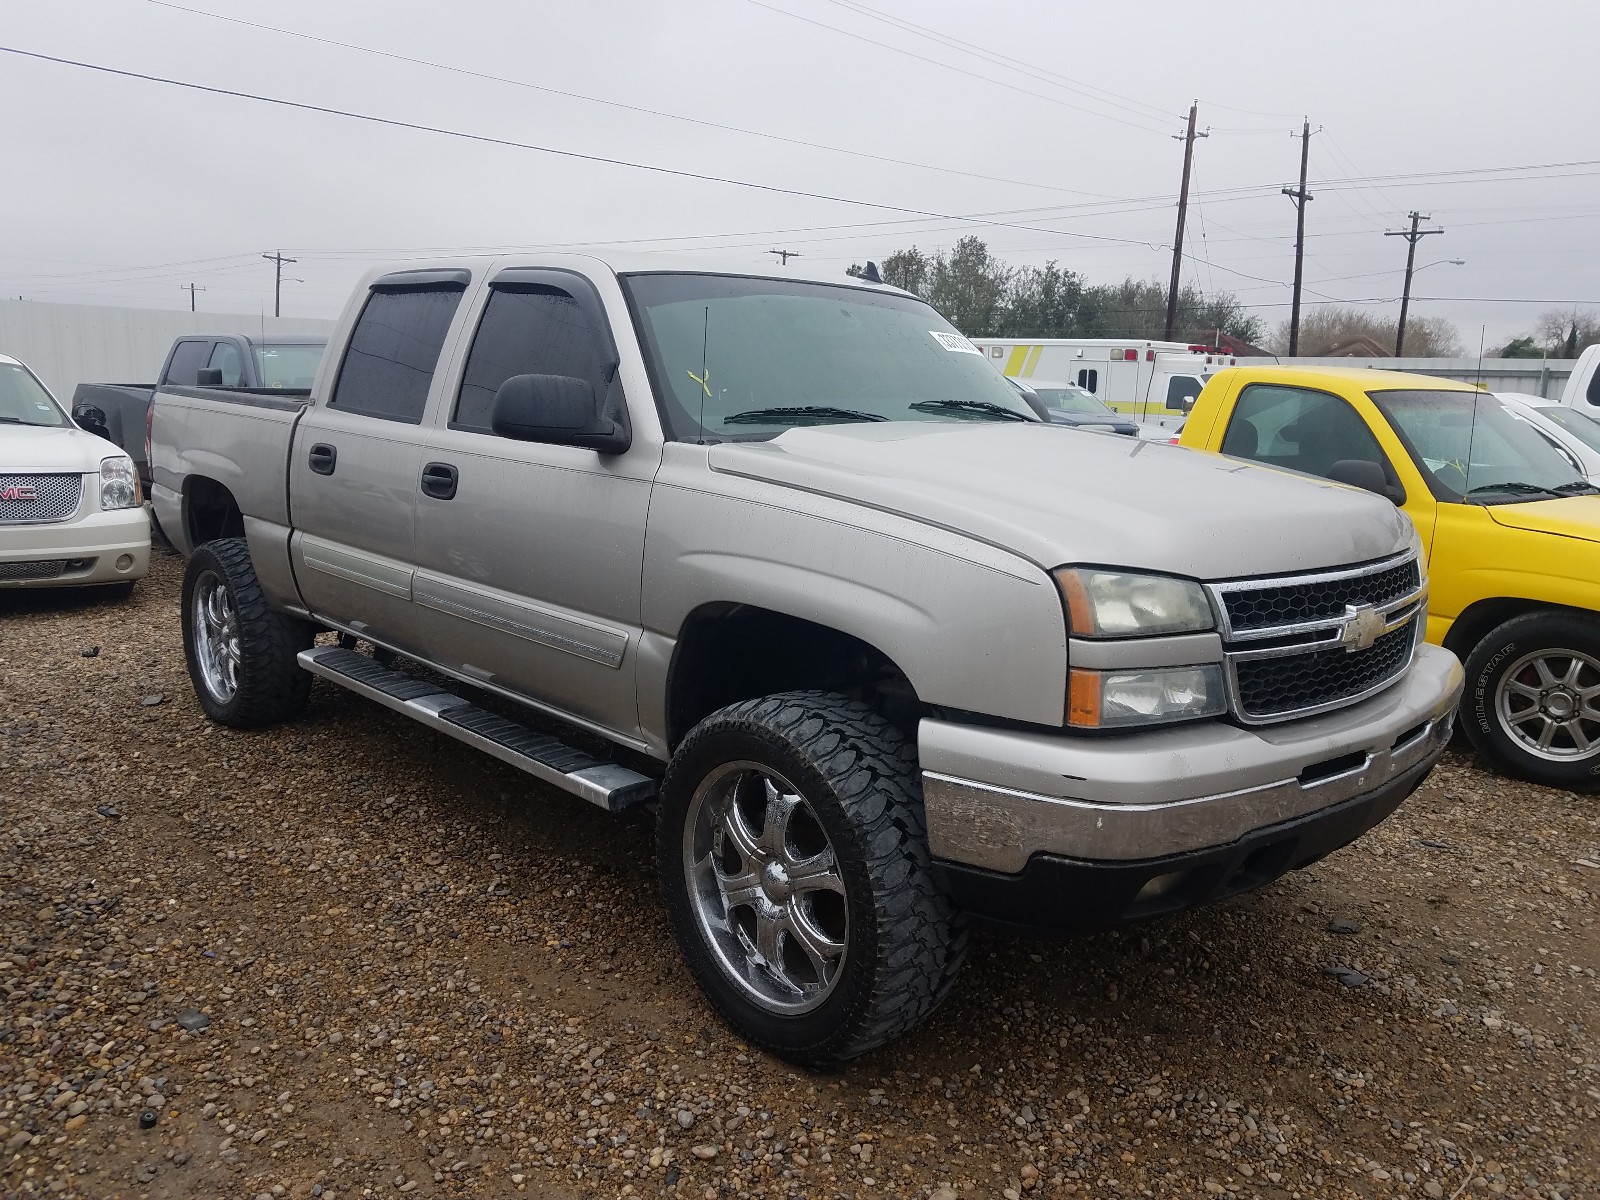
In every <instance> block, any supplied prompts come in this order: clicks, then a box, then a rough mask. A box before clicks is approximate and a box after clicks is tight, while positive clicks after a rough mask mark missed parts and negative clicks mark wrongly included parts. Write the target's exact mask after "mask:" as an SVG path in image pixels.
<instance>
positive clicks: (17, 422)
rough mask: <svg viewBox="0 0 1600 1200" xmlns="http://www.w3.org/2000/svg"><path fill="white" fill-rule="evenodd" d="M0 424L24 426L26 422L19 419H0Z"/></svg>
mask: <svg viewBox="0 0 1600 1200" xmlns="http://www.w3.org/2000/svg"><path fill="white" fill-rule="evenodd" d="M0 423H4V424H6V425H24V424H26V422H25V421H24V420H23V419H22V418H21V417H0Z"/></svg>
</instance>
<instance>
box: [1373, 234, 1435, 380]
mask: <svg viewBox="0 0 1600 1200" xmlns="http://www.w3.org/2000/svg"><path fill="white" fill-rule="evenodd" d="M1408 215H1409V216H1410V217H1411V228H1410V229H1385V230H1384V231H1383V236H1384V237H1403V238H1405V240H1406V242H1407V246H1406V287H1405V291H1403V292H1401V293H1400V324H1399V325H1398V326H1397V327H1396V328H1395V331H1394V356H1395V357H1396V358H1399V357H1400V351H1401V350H1403V349H1404V348H1405V344H1406V311H1407V310H1408V309H1409V308H1410V307H1411V274H1412V268H1413V267H1414V266H1415V265H1416V261H1417V243H1418V242H1420V241H1421V240H1422V239H1423V238H1425V237H1427V236H1428V235H1429V234H1432V233H1443V232H1444V230H1442V229H1418V228H1417V226H1418V225H1420V224H1422V222H1424V221H1431V220H1433V218H1432V217H1431V216H1426V215H1424V214H1423V213H1419V212H1417V211H1416V210H1414V209H1413V210H1412V211H1411V212H1410V213H1409V214H1408Z"/></svg>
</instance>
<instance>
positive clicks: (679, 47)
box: [0, 0, 1600, 347]
mask: <svg viewBox="0 0 1600 1200" xmlns="http://www.w3.org/2000/svg"><path fill="white" fill-rule="evenodd" d="M181 3H182V4H183V7H182V8H180V7H177V6H176V5H173V4H160V3H156V2H154V0H47V2H34V3H30V2H26V0H0V15H3V16H4V18H5V19H4V21H3V23H0V43H3V44H4V45H6V46H9V47H12V48H16V49H22V50H28V51H32V52H36V53H40V54H46V55H53V56H57V57H62V58H70V59H76V60H79V61H82V62H87V63H93V64H98V65H101V66H106V67H114V68H117V69H120V70H127V71H137V72H142V73H145V74H150V75H158V76H164V77H167V78H169V79H176V80H183V81H186V82H190V83H196V84H203V85H206V86H210V87H218V88H228V89H233V90H237V91H244V92H253V93H257V94H260V95H266V96H272V97H277V98H280V99H284V100H292V101H296V102H299V103H302V104H311V105H320V106H325V107H330V108H339V109H345V110H350V111H354V112H360V113H364V114H368V115H371V116H376V117H382V118H386V119H390V120H395V121H404V122H411V123H415V124H421V125H430V126H436V127H441V128H446V129H450V130H455V131H459V132H463V133H471V134H475V135H480V136H483V137H490V138H498V139H504V140H507V141H512V142H521V143H533V144H538V145H541V146H546V147H550V148H553V149H558V150H564V151H571V152H575V153H578V154H586V155H593V156H599V157H605V158H612V159H625V160H629V161H632V162H635V163H643V164H651V165H654V166H659V167H664V168H670V169H671V170H676V171H688V172H694V173H698V174H702V175H716V176H722V177H725V178H728V179H737V180H742V181H747V182H749V183H756V184H762V185H767V186H769V187H772V188H779V189H791V190H794V191H803V192H811V193H819V194H826V195H829V196H834V197H839V198H841V200H840V201H836V200H826V199H814V198H804V197H801V196H795V195H789V194H785V193H784V192H781V191H766V190H759V189H755V188H749V187H740V186H734V185H731V184H728V183H716V182H705V181H698V180H692V179H686V178H681V177H675V176H672V175H669V174H664V173H659V172H648V171H643V170H639V169H633V168H628V167H624V166H615V165H607V164H604V163H597V162H585V161H579V160H577V159H574V158H568V157H559V156H556V155H552V154H547V153H540V152H537V151H533V150H529V149H521V148H514V147H509V146H500V145H489V144H484V143H482V142H474V141H470V140H464V139H461V138H455V137H449V136H443V135H441V134H438V133H428V132H420V131H415V130H408V129H399V128H393V127H385V126H381V125H377V124H373V123H368V122H361V121H356V120H351V119H349V118H347V117H341V116H333V115H325V114H321V113H314V112H306V111H300V110H295V109H292V108H285V107H281V106H276V105H270V104H265V103H262V102H260V101H257V100H249V99H240V98H234V97H229V96H220V95H214V94H206V93H202V92H197V91H193V90H185V89H180V88H175V87H172V86H168V85H165V84H159V83H151V82H145V81H143V80H137V79H129V78H124V77H116V76H111V75H106V74H103V73H98V72H93V71H88V70H84V69H82V68H79V67H71V66H63V65H58V64H55V63H49V62H41V61H37V60H31V59H26V58H21V57H18V56H15V55H11V54H4V55H0V111H3V112H4V113H5V114H6V119H5V120H4V121H3V122H0V156H3V161H4V179H5V186H4V187H3V188H0V293H3V294H4V295H5V296H7V297H15V296H19V295H21V296H25V297H27V298H29V299H37V300H53V301H69V302H80V303H108V304H130V305H140V306H151V307H162V308H177V307H187V304H188V294H187V293H186V292H184V291H182V290H180V289H181V285H183V284H186V283H194V284H197V285H199V286H200V287H203V288H205V289H206V290H205V291H204V292H202V293H200V294H199V297H198V299H199V304H200V307H201V309H211V310H212V311H217V312H233V313H253V312H257V311H259V310H260V307H261V306H262V305H265V306H266V308H267V311H268V312H270V311H271V304H272V267H271V264H269V263H267V262H264V261H262V259H261V257H260V255H261V254H262V252H263V251H268V250H272V249H275V248H278V247H282V248H283V250H284V252H285V253H287V254H290V255H292V256H294V257H296V258H297V259H299V261H298V262H297V263H295V264H294V265H293V266H291V267H289V268H287V271H286V274H287V276H288V277H289V278H288V279H286V281H285V283H284V301H283V307H284V313H285V314H286V315H300V316H333V315H335V314H336V313H337V312H338V310H339V307H340V306H341V304H342V303H343V300H344V298H345V295H346V293H347V291H348V290H349V288H350V285H351V284H352V282H353V281H354V280H355V278H356V277H357V276H358V275H359V274H360V273H361V271H363V270H364V269H366V268H367V267H368V266H369V265H372V264H373V263H376V262H381V261H387V260H390V259H398V258H403V257H406V256H408V255H417V254H422V253H427V252H428V251H429V250H435V249H437V250H442V249H451V250H454V249H461V248H472V249H485V248H490V247H499V246H518V247H531V246H537V245H561V246H574V245H581V244H586V243H609V242H620V241H626V242H629V243H631V244H632V248H636V249H652V250H659V251H660V252H661V254H662V258H663V261H664V262H671V261H688V260H689V258H690V257H691V256H692V255H703V254H704V253H705V252H706V251H707V250H708V249H710V248H716V256H717V259H718V261H720V262H723V263H730V264H742V265H743V266H745V267H748V268H752V269H766V268H769V267H771V266H773V265H774V264H773V261H772V259H771V258H770V257H769V256H767V255H766V254H765V253H764V251H766V250H767V249H769V248H774V247H775V248H787V249H793V250H798V251H800V252H801V253H802V254H803V256H804V257H803V258H801V259H800V261H799V263H798V264H796V265H797V266H801V265H803V266H804V267H806V268H808V269H810V270H821V271H824V272H832V271H834V270H838V271H841V272H842V271H843V270H844V268H845V267H846V266H847V265H848V264H849V263H850V262H851V261H859V260H863V259H867V258H875V259H880V260H881V259H882V258H883V257H885V256H886V255H887V254H889V253H891V252H893V251H894V250H896V249H900V248H903V247H906V246H910V245H917V246H921V247H922V248H924V249H926V250H936V249H939V248H941V247H944V248H947V247H949V246H950V245H951V244H952V243H954V241H955V240H956V239H957V238H958V237H960V236H962V235H963V234H965V233H969V232H970V233H975V234H977V235H978V236H980V237H983V238H984V239H985V240H987V241H988V243H989V245H990V247H991V249H993V250H994V251H996V252H997V253H999V254H1001V255H1002V256H1004V257H1006V258H1008V259H1010V260H1012V261H1016V262H1031V263H1042V262H1044V261H1046V260H1047V259H1052V258H1053V259H1056V260H1058V261H1060V262H1061V263H1062V264H1063V265H1064V266H1067V267H1070V268H1071V269H1073V270H1076V271H1079V272H1081V273H1083V274H1084V275H1085V276H1087V277H1088V278H1089V279H1090V280H1091V281H1110V280H1115V279H1120V278H1121V277H1122V276H1124V275H1129V274H1131V275H1134V276H1139V277H1145V278H1154V277H1159V278H1162V279H1163V280H1164V279H1165V277H1166V274H1167V271H1168V270H1169V267H1170V261H1171V260H1170V255H1171V243H1172V235H1173V220H1174V217H1175V204H1176V194H1177V185H1178V176H1179V170H1180V166H1181V161H1182V143H1181V142H1180V141H1177V140H1174V139H1173V136H1172V135H1174V134H1176V133H1178V132H1179V131H1180V130H1181V127H1182V121H1183V117H1184V115H1185V113H1186V111H1187V108H1188V104H1189V102H1190V101H1191V100H1193V99H1196V98H1198V100H1199V103H1200V118H1199V120H1200V127H1201V128H1202V129H1205V128H1207V127H1209V129H1210V131H1211V136H1210V137H1209V138H1207V139H1205V140H1203V141H1200V142H1198V143H1197V147H1196V153H1195V169H1194V181H1193V188H1194V202H1193V204H1192V207H1191V218H1190V226H1189V232H1188V235H1187V239H1186V240H1187V245H1186V249H1187V250H1188V251H1189V254H1190V257H1189V259H1188V261H1187V262H1186V264H1185V267H1184V274H1185V278H1186V279H1188V280H1192V281H1194V282H1195V283H1197V284H1198V285H1199V286H1200V287H1201V288H1203V289H1205V290H1206V291H1208V292H1210V291H1221V290H1226V291H1231V292H1233V293H1235V294H1236V295H1237V296H1238V298H1239V299H1240V300H1241V301H1242V302H1244V303H1246V304H1248V305H1251V306H1253V307H1252V311H1254V312H1258V313H1260V314H1261V315H1262V316H1263V317H1264V318H1266V321H1267V324H1268V325H1269V326H1271V325H1274V324H1276V323H1277V322H1278V321H1280V320H1282V319H1283V318H1284V317H1285V316H1286V315H1287V312H1288V305H1287V301H1288V294H1289V289H1288V286H1287V284H1288V281H1289V280H1290V279H1291V278H1292V272H1293V236H1294V209H1293V206H1292V205H1291V203H1290V201H1289V199H1288V198H1286V197H1285V196H1283V195H1281V194H1280V193H1279V188H1280V187H1282V186H1283V185H1284V184H1287V183H1291V182H1292V181H1293V179H1294V176H1295V174H1296V173H1297V171H1298V166H1299V146H1300V143H1299V142H1298V140H1296V139H1294V138H1292V137H1291V136H1290V132H1291V130H1294V131H1298V128H1299V124H1300V117H1301V116H1302V114H1304V115H1305V116H1308V117H1309V118H1310V120H1311V124H1312V128H1313V130H1320V132H1317V133H1315V134H1314V136H1313V137H1312V139H1311V158H1310V177H1311V180H1312V184H1311V190H1312V192H1313V193H1314V195H1315V196H1316V199H1315V200H1314V201H1313V202H1312V203H1311V204H1310V206H1309V208H1308V210H1307V211H1308V221H1307V263H1306V286H1307V289H1308V291H1307V296H1306V299H1307V301H1308V302H1318V301H1321V300H1323V299H1324V298H1328V297H1333V298H1339V299H1348V300H1369V299H1381V300H1386V301H1397V299H1398V296H1399V294H1400V289H1401V276H1402V270H1403V266H1404V261H1405V243H1404V241H1403V240H1402V239H1400V238H1393V237H1391V238H1385V237H1384V236H1383V232H1384V230H1385V229H1398V228H1400V227H1401V226H1402V225H1403V224H1404V221H1405V214H1406V212H1407V211H1408V210H1410V209H1413V208H1416V209H1420V210H1421V211H1422V212H1424V213H1428V214H1431V215H1432V218H1433V222H1432V225H1433V226H1434V227H1442V228H1443V229H1444V230H1445V231H1446V232H1445V233H1444V234H1443V235H1442V236H1438V237H1428V238H1425V239H1423V241H1422V243H1421V244H1420V245H1419V247H1418V262H1419V264H1433V263H1438V264H1439V265H1431V266H1427V267H1426V268H1425V270H1424V273H1422V274H1420V275H1419V276H1418V278H1417V281H1416V285H1415V288H1414V293H1415V294H1416V295H1418V296H1422V297H1482V298H1488V299H1492V300H1495V301H1500V302H1497V303H1487V302H1477V301H1469V300H1462V299H1448V300H1446V299H1437V300H1435V299H1424V300H1421V301H1419V302H1417V303H1415V305H1414V311H1416V312H1417V313H1418V314H1421V315H1434V316H1444V317H1447V318H1449V319H1451V320H1453V321H1455V322H1456V323H1457V325H1458V327H1459V328H1460V330H1461V334H1462V340H1463V342H1465V343H1467V344H1468V345H1470V346H1473V347H1476V344H1477V342H1478V335H1479V327H1480V326H1487V335H1486V336H1487V339H1488V341H1489V344H1490V345H1491V346H1493V345H1494V344H1495V343H1496V341H1497V340H1498V341H1503V340H1505V338H1506V337H1508V336H1510V335H1513V334H1515V333H1518V332H1521V331H1523V330H1526V329H1528V328H1529V327H1531V325H1532V323H1533V321H1534V319H1535V318H1536V316H1537V315H1538V313H1539V312H1540V311H1541V310H1542V309H1545V308H1550V307H1555V305H1553V304H1549V303H1544V301H1547V300H1548V301H1564V302H1568V303H1569V304H1570V303H1579V304H1596V305H1597V306H1600V279H1597V278H1596V274H1597V268H1600V232H1597V230H1600V161H1597V160H1600V136H1597V135H1596V133H1595V132H1594V130H1595V120H1596V110H1597V108H1600V104H1597V101H1600V75H1597V74H1596V73H1595V70H1594V67H1593V61H1594V53H1593V50H1594V47H1595V46H1596V45H1597V44H1600V5H1594V4H1587V3H1578V2H1577V0H1566V2H1564V3H1557V2H1549V0H1546V2H1539V0H1530V2H1525V3H1523V4H1521V5H1519V6H1517V7H1516V8H1515V9H1514V10H1508V9H1507V8H1506V7H1505V6H1504V5H1503V4H1499V3H1487V2H1480V0H1455V2H1453V3H1448V4H1440V3H1434V4H1426V5H1424V4H1420V3H1415V2H1414V0H1400V2H1399V3H1394V2H1392V0H1391V2H1389V3H1381V4H1380V3H1345V4H1341V5H1338V6H1333V5H1323V4H1317V5H1309V4H1289V3H1284V2H1283V0H1275V2H1273V3H1239V2H1235V3H1229V4H1212V3H1207V4H1195V3H1192V0H1191V2H1187V3H1175V2H1174V3H1167V2H1146V3H1122V4H1096V5H1089V4H1061V3H1042V2H1030V0H991V2H990V3H987V4H983V5H975V4H971V3H965V4H960V3H956V2H954V0H921V2H920V3H912V2H911V0H870V5H871V6H870V7H868V4H867V3H865V2H858V0H671V2H669V3H642V2H638V0H585V2H582V3H577V4H574V3H562V4H555V3H546V2H544V0H522V2H518V3H512V2H511V0H452V2H451V3H449V4H426V3H420V2H417V0H385V2H382V3H378V2H374V0H351V2H345V0H332V2H329V0H318V2H312V0H275V2H274V3H271V4H268V3H265V2H263V0H181ZM185 9H187V10H189V11H185ZM202 13H208V14H213V15H209V16H208V15H200V14H202ZM1202 13H1205V14H1211V15H1209V16H1207V17H1202V15H1201V14H1202ZM219 15H220V16H225V17H228V18H232V20H219V19H217V17H218V16H219ZM241 22H254V23H256V24H257V25H265V26H272V27H274V28H275V29H277V30H284V31H290V32H289V33H287V34H286V33H284V32H274V31H272V30H269V29H265V28H253V27H251V26H250V25H247V24H242V23H241ZM907 23H914V24H915V26H916V27H917V28H915V29H913V28H907V27H906V25H907ZM922 31H931V32H932V33H933V34H935V35H942V37H943V39H944V40H943V43H941V40H939V38H938V37H930V36H927V35H926V34H925V33H924V32H922ZM312 38H317V39H323V40H322V41H316V40H311V39H312ZM330 42H341V43H345V45H343V46H339V45H332V44H329V43H330ZM371 51H381V52H383V55H387V56H389V57H384V56H382V55H378V54H374V53H371ZM397 56H403V57H404V58H409V59H414V60H426V62H421V61H412V62H408V61H400V57H397ZM428 63H432V64H440V65H438V66H433V65H427V64H428ZM441 67H444V68H451V69H441ZM485 76H493V77H499V78H498V79H496V78H485ZM557 93H567V95H560V94H557ZM583 97H588V99H585V98H583ZM600 101H604V102H606V103H601V102H600ZM625 106H632V108H631V109H630V108H629V107H625ZM640 109H649V110H654V112H655V113H656V114H669V115H653V114H652V113H648V112H643V111H637V110H640ZM681 118H692V120H686V119H681ZM696 122H699V123H696ZM708 123H709V124H708ZM712 124H714V125H718V126H727V127H737V130H735V129H733V128H725V129H719V128H712V127H711V125H712ZM740 131H746V132H740ZM785 139H787V140H785ZM800 143H810V144H811V145H809V146H808V145H803V144H800ZM887 159H893V160H899V161H898V162H890V161H883V160H887ZM1544 164H1579V165H1567V166H1550V165H1544ZM1530 166H1539V167H1540V169H1534V170H1516V171H1501V172H1497V171H1496V170H1495V169H1497V168H1522V167H1530ZM1318 181H1326V182H1323V183H1319V182H1318ZM842 200H850V201H865V202H870V203H871V204H873V205H878V206H881V207H868V206H866V205H863V204H853V203H845V202H841V201H842ZM906 209H911V210H917V211H918V212H923V213H932V214H941V216H939V217H916V216H913V215H910V214H908V213H906V212H905V211H904V210H906ZM1000 213H1006V214H1010V215H1005V216H998V215H995V214H1000ZM973 214H984V215H983V216H982V217H980V219H978V220H973V221H967V220H956V219H949V218H952V217H957V216H959V217H966V216H970V215H973ZM986 220H987V221H989V222H998V223H988V224H985V223H984V222H985V221H986ZM1452 258H1461V259H1464V260H1466V262H1465V265H1464V266H1454V265H1450V264H1449V263H1448V262H1443V261H1441V260H1447V259H1452ZM1513 299H1516V300H1533V301H1538V303H1505V302H1504V301H1508V300H1513ZM1395 307H1397V304H1394V303H1391V304H1390V305H1389V309H1390V311H1393V309H1394V308H1395Z"/></svg>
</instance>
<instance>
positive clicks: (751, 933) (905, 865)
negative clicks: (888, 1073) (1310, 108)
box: [656, 692, 966, 1067]
mask: <svg viewBox="0 0 1600 1200" xmlns="http://www.w3.org/2000/svg"><path fill="white" fill-rule="evenodd" d="M656 847H657V850H656V852H657V867H658V869H659V871H660V875H661V885H662V891H663V894H664V897H665V900H666V908H667V914H668V917H669V919H670V920H671V922H672V926H673V932H674V933H675V934H676V935H677V938H678V943H679V945H680V946H681V947H682V949H683V953H684V957H685V958H686V959H687V961H688V964H689V969H690V971H691V972H692V973H693V974H694V977H695V979H696V981H697V982H698V983H699V985H700V987H701V989H702V990H703V991H704V992H705V994H706V996H707V997H708V998H709V999H710V1001H711V1003H712V1004H713V1006H715V1007H716V1009H717V1010H718V1011H719V1012H720V1013H721V1014H722V1015H723V1017H724V1018H725V1019H726V1020H727V1021H728V1023H729V1024H730V1025H732V1026H733V1027H734V1028H735V1029H737V1030H738V1031H739V1032H740V1033H741V1034H743V1035H744V1036H745V1037H746V1038H748V1039H749V1040H750V1041H752V1042H754V1043H756V1044H757V1045H760V1046H762V1047H764V1048H766V1049H768V1050H770V1051H772V1052H773V1053H774V1054H777V1055H778V1056H780V1057H782V1058H785V1059H788V1060H789V1061H791V1062H795V1063H798V1064H801V1065H804V1066H809V1067H830V1066H834V1065H837V1064H838V1063H841V1062H844V1061H846V1060H848V1059H850V1058H854V1057H855V1056H857V1055H859V1054H862V1053H864V1052H866V1051H867V1050H870V1049H872V1048H873V1047H875V1046H879V1045H881V1044H883V1043H884V1042H887V1041H889V1040H890V1039H892V1038H894V1037H897V1036H898V1035H900V1034H902V1033H904V1032H906V1031H907V1030H909V1029H911V1028H912V1027H913V1026H915V1025H917V1024H918V1023H920V1022H921V1021H922V1020H923V1019H924V1018H926V1017H927V1016H928V1014H929V1013H931V1012H932V1011H933V1010H934V1009H935V1008H936V1007H937V1006H938V1005H939V1004H940V1002H941V1001H943V1000H944V998H945V997H946V996H947V995H948V994H949V992H950V989H951V987H952V986H953V984H954V982H955V977H956V974H957V972H958V971H959V970H960V967H961V963H962V960H963V958H964V957H965V953H966V930H965V926H964V923H963V922H962V920H961V918H960V915H959V914H958V913H957V911H956V910H955V908H954V906H953V905H952V904H951V903H950V901H949V899H948V898H947V897H946V896H945V895H944V894H943V893H942V892H941V891H940V890H939V888H938V886H937V885H936V883H935V882H934V879H933V874H932V869H931V865H930V861H929V855H928V841H927V835H926V831H925V828H924V824H923V814H922V796H921V789H920V786H919V778H918V773H917V767H916V752H915V748H914V747H913V746H912V745H911V744H910V743H908V742H907V741H906V739H905V738H904V737H903V736H901V734H900V733H899V732H898V731H897V730H896V729H895V728H894V727H893V726H892V725H890V724H889V723H888V722H887V721H885V720H884V719H883V718H882V717H880V716H879V715H878V714H876V713H875V712H873V710H872V709H870V708H868V707H867V706H866V705H864V704H860V703H857V702H855V701H850V700H846V699H845V698H843V697H841V696H836V695H832V694H828V693H822V692H788V693H783V694H780V695H775V696H768V697H765V698H763V699H759V700H749V701H745V702H743V703H740V704H735V705H731V706H729V707H728V708H724V709H722V710H721V711H719V712H716V713H713V714H712V715H711V716H709V717H707V718H706V719H705V720H704V721H702V722H701V723H700V724H699V725H697V726H695V728H694V729H692V730H691V731H690V732H689V735H688V736H687V737H686V738H685V739H684V741H683V744H682V745H681V746H680V747H679V748H678V751H677V753H676V754H675V755H674V756H673V759H672V762H671V764H670V765H669V766H668V768H667V774H666V778H665V780H664V781H663V783H662V791H661V804H660V809H659V813H658V818H657V838H656Z"/></svg>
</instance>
